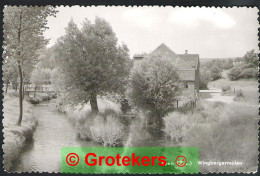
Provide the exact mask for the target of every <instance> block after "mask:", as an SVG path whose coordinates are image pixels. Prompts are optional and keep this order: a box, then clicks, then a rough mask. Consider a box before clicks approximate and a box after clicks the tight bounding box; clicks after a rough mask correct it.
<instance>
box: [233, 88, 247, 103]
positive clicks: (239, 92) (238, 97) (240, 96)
mask: <svg viewBox="0 0 260 176" xmlns="http://www.w3.org/2000/svg"><path fill="white" fill-rule="evenodd" d="M244 98H245V95H244V92H243V91H242V90H241V89H238V90H237V91H236V93H235V97H234V98H233V100H234V101H241V100H242V99H244Z"/></svg>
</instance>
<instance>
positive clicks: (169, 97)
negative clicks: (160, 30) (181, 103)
mask: <svg viewBox="0 0 260 176" xmlns="http://www.w3.org/2000/svg"><path fill="white" fill-rule="evenodd" d="M174 68H175V67H174V65H173V62H172V61H171V60H169V59H167V58H163V57H162V56H160V55H159V56H150V57H149V58H145V59H143V60H141V61H139V62H138V63H136V64H135V65H134V67H133V68H132V71H131V75H130V79H129V80H130V86H129V88H128V91H127V95H128V99H129V100H130V104H131V105H133V106H136V107H138V108H141V109H142V110H146V111H150V112H151V114H152V115H153V116H154V118H156V122H157V123H156V124H157V125H158V126H160V125H161V124H162V117H163V115H164V114H166V113H167V112H169V111H170V110H172V109H173V108H174V107H175V106H176V98H177V96H178V95H179V93H180V90H181V89H180V83H179V76H178V74H177V72H176V70H175V69H174Z"/></svg>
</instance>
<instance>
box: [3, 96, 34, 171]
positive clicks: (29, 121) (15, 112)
mask: <svg viewBox="0 0 260 176" xmlns="http://www.w3.org/2000/svg"><path fill="white" fill-rule="evenodd" d="M23 106H24V114H23V120H22V124H21V126H17V125H16V123H17V121H18V117H19V101H18V92H9V93H8V94H4V99H3V112H4V118H3V126H4V129H3V132H4V144H3V151H4V168H5V170H7V171H8V170H9V169H10V168H11V167H12V164H13V162H14V161H16V160H17V159H18V158H19V156H20V153H21V151H22V149H23V148H24V146H25V144H26V142H27V141H28V140H30V139H31V138H32V136H33V132H34V130H35V128H36V125H37V121H36V120H35V118H34V117H33V113H32V105H31V104H30V103H29V102H27V101H24V102H23Z"/></svg>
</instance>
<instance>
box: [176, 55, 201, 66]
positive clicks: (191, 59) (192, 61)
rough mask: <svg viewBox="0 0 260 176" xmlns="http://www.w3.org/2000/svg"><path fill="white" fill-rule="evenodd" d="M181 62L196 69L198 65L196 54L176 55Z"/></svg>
mask: <svg viewBox="0 0 260 176" xmlns="http://www.w3.org/2000/svg"><path fill="white" fill-rule="evenodd" d="M178 55H179V56H180V57H181V58H182V59H183V60H185V61H186V62H188V63H190V64H191V65H192V66H195V67H197V66H198V64H199V55H198V54H178Z"/></svg>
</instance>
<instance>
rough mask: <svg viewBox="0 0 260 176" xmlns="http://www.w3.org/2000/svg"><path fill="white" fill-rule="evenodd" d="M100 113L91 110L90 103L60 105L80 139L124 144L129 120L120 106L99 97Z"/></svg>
mask: <svg viewBox="0 0 260 176" xmlns="http://www.w3.org/2000/svg"><path fill="white" fill-rule="evenodd" d="M98 106H99V113H98V114H93V113H92V112H91V107H90V104H89V103H88V104H85V105H83V106H82V105H78V106H65V107H63V108H61V107H60V106H58V107H59V110H60V111H62V112H65V113H66V114H67V117H68V118H69V120H70V121H71V123H72V124H73V125H74V126H75V128H76V129H77V133H78V136H79V138H80V139H83V140H91V141H94V142H97V143H101V144H103V145H104V146H122V145H123V143H124V141H125V140H126V137H127V127H126V123H127V121H126V120H125V119H124V118H123V116H122V112H121V110H120V106H119V105H118V104H116V103H113V102H111V101H108V100H105V99H98Z"/></svg>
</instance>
